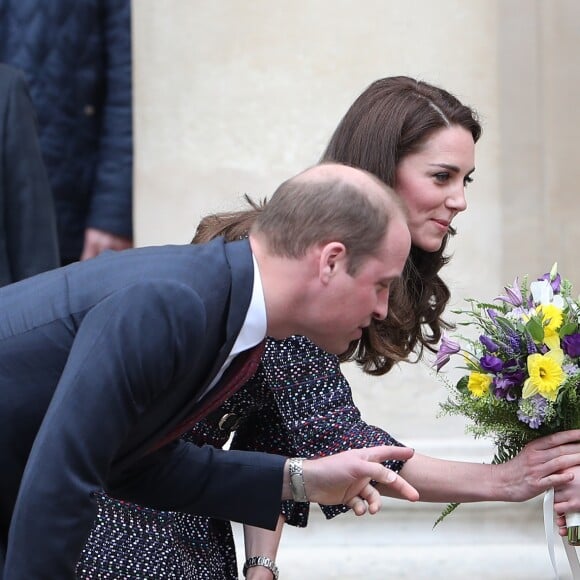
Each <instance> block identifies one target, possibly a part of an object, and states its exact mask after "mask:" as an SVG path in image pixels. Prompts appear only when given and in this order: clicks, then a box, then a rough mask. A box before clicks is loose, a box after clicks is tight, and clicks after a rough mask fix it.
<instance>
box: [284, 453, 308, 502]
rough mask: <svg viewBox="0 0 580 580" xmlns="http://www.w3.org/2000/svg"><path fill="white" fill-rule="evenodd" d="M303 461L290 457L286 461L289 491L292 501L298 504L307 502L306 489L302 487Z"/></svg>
mask: <svg viewBox="0 0 580 580" xmlns="http://www.w3.org/2000/svg"><path fill="white" fill-rule="evenodd" d="M303 462H304V459H302V458H301V457H292V458H291V459H289V460H288V472H289V474H290V489H291V491H292V499H293V500H294V501H296V502H299V503H306V502H308V496H307V495H306V487H305V485H304V471H303V469H302V464H303Z"/></svg>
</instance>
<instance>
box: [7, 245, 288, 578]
mask: <svg viewBox="0 0 580 580" xmlns="http://www.w3.org/2000/svg"><path fill="white" fill-rule="evenodd" d="M252 284H253V262H252V256H251V250H250V247H249V243H248V242H247V241H240V242H234V243H230V244H224V242H223V240H221V239H218V240H215V241H213V242H210V243H209V244H206V245H188V246H163V247H156V248H144V249H136V250H128V251H125V252H120V253H117V252H107V253H105V254H103V255H102V256H99V257H97V258H94V259H92V260H89V261H87V262H82V263H79V264H73V265H71V266H67V267H65V268H59V269H57V270H53V271H51V272H47V273H44V274H40V275H38V276H35V277H33V278H29V279H27V280H24V281H22V282H18V283H16V284H11V285H9V286H6V287H4V288H2V289H0V305H1V308H0V473H1V474H2V475H1V476H0V508H1V513H0V518H1V520H0V521H1V525H2V533H3V542H4V545H5V546H6V545H7V552H6V562H5V570H4V574H5V578H6V580H15V579H20V578H22V579H26V580H30V579H32V578H38V577H43V578H44V577H45V578H59V579H60V578H68V577H70V578H74V564H75V562H76V558H77V557H78V555H79V554H80V551H81V549H82V546H83V543H84V541H85V540H86V537H87V535H88V532H89V530H90V527H91V524H92V521H93V518H94V515H95V507H94V502H93V500H92V498H91V492H93V491H94V490H95V489H100V488H102V489H105V490H107V491H108V492H109V493H110V494H111V495H113V496H116V497H120V498H123V499H127V500H130V501H133V502H136V503H141V504H144V505H149V506H152V507H154V508H159V509H169V510H178V511H188V512H192V513H198V514H203V515H210V516H213V517H217V518H221V519H233V520H236V521H244V522H246V523H250V524H253V525H257V526H261V527H270V528H274V527H275V524H276V519H277V517H278V513H279V508H280V497H281V486H282V475H283V464H284V458H282V457H280V456H275V455H266V454H259V453H249V452H247V453H244V452H234V451H221V450H215V449H213V448H211V447H207V448H206V447H202V448H200V447H196V446H194V445H192V444H190V443H185V442H183V441H177V442H173V443H170V444H168V445H165V446H163V447H162V448H160V449H158V450H157V451H154V452H151V449H153V448H155V444H156V442H157V441H159V439H160V438H163V437H164V436H165V435H166V434H167V433H169V432H171V430H172V429H174V428H175V426H176V425H178V424H179V423H180V422H181V421H183V420H184V419H185V418H186V417H187V416H188V415H190V414H191V413H193V412H195V411H197V410H199V409H200V406H203V404H204V399H205V398H201V397H200V395H199V393H201V392H202V390H203V387H204V386H205V385H206V384H207V383H208V382H209V381H211V379H212V377H213V376H214V375H215V373H216V372H217V370H218V369H219V368H220V366H221V364H222V362H223V361H224V359H225V357H226V356H227V354H228V353H229V351H230V350H231V347H232V345H233V342H234V341H235V338H236V336H237V334H238V332H239V330H240V328H241V326H242V323H243V321H244V317H245V314H246V311H247V308H248V305H249V302H250V298H251V291H252Z"/></svg>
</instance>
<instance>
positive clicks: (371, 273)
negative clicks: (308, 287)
mask: <svg viewBox="0 0 580 580" xmlns="http://www.w3.org/2000/svg"><path fill="white" fill-rule="evenodd" d="M410 246H411V237H410V234H409V229H408V228H407V225H406V224H405V222H404V221H403V219H402V218H398V219H394V220H392V222H391V223H390V225H389V229H388V231H387V235H386V236H385V238H384V239H383V241H382V243H381V245H380V248H379V250H378V252H377V253H376V255H375V256H372V257H369V258H367V260H366V261H364V262H363V263H362V264H360V266H359V268H358V270H357V271H356V273H355V274H354V275H353V276H351V275H350V274H349V273H348V271H347V262H346V260H343V261H341V262H340V263H337V265H336V270H335V272H334V273H333V275H332V276H331V277H330V279H329V282H328V284H327V286H326V287H325V290H324V292H323V293H322V295H321V299H320V301H319V304H318V307H317V310H318V312H316V317H317V318H316V324H315V325H313V326H314V328H313V330H312V332H310V333H309V337H310V338H311V339H312V340H313V342H315V343H316V344H318V346H320V347H321V348H323V349H324V350H326V351H328V352H331V353H334V354H341V353H343V352H345V351H346V349H347V348H348V346H349V344H350V343H351V342H352V341H353V340H358V339H359V338H360V337H361V336H362V330H363V328H365V327H366V326H369V325H370V323H371V321H372V320H373V318H377V319H381V320H382V319H384V318H385V317H386V316H387V310H388V300H389V291H390V287H391V283H392V282H393V281H394V280H395V279H397V278H399V277H400V275H401V273H402V271H403V267H404V265H405V261H406V260H407V256H408V255H409V251H410Z"/></svg>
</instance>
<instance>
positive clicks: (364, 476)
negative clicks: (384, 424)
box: [283, 445, 419, 515]
mask: <svg viewBox="0 0 580 580" xmlns="http://www.w3.org/2000/svg"><path fill="white" fill-rule="evenodd" d="M412 455H413V449H411V448H409V447H396V446H393V445H383V446H380V447H368V448H364V449H351V450H350V451H343V452H342V453H338V454H336V455H330V456H328V457H322V458H319V459H310V460H305V461H304V464H303V469H304V485H305V488H306V495H307V496H308V500H309V501H314V502H318V503H322V504H327V505H334V504H345V505H348V506H349V507H351V508H352V509H353V510H354V512H355V513H356V514H357V515H363V514H364V513H366V511H367V506H368V511H369V513H371V514H374V513H376V512H378V511H379V510H380V509H381V496H380V494H379V492H378V490H377V489H376V488H375V487H374V486H373V485H371V483H370V482H371V480H373V481H376V482H378V483H382V484H384V485H387V486H389V488H390V489H391V491H392V495H393V496H394V497H399V498H400V499H407V500H409V501H417V500H418V499H419V493H418V492H417V490H416V489H415V488H414V487H412V486H411V485H410V484H409V483H407V481H405V480H404V479H403V478H402V477H401V476H399V475H397V474H396V473H395V472H394V471H391V470H390V469H388V468H386V467H385V466H383V465H381V463H382V462H383V461H387V460H389V459H395V460H397V459H399V460H403V461H404V460H407V459H409V458H410V457H412ZM287 472H288V469H287V468H286V470H285V475H284V497H283V499H289V498H290V497H291V494H290V493H289V489H290V487H289V477H288V473H287Z"/></svg>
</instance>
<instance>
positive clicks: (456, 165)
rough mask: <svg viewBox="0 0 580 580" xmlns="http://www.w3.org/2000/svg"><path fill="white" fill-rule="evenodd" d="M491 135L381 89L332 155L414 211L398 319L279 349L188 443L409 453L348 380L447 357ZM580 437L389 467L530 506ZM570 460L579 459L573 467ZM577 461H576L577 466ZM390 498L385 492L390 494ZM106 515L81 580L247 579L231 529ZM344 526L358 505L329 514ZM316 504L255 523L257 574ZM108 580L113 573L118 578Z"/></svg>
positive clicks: (415, 94)
mask: <svg viewBox="0 0 580 580" xmlns="http://www.w3.org/2000/svg"><path fill="white" fill-rule="evenodd" d="M480 134H481V127H480V124H479V122H478V120H477V117H476V115H475V113H474V112H473V111H472V110H471V109H470V108H469V107H467V106H465V105H463V104H462V103H460V102H459V101H458V100H457V99H456V98H455V97H453V96H452V95H451V94H449V93H448V92H447V91H444V90H443V89H439V88H437V87H434V86H432V85H429V84H427V83H422V82H420V81H416V80H414V79H411V78H408V77H390V78H386V79H381V80H379V81H376V82H375V83H373V84H372V85H370V87H368V88H367V89H366V90H365V91H364V92H363V93H362V94H361V96H360V97H359V98H358V99H357V100H356V101H355V103H354V104H353V105H352V107H351V108H350V109H349V110H348V112H347V113H346V115H345V117H344V118H343V119H342V121H341V122H340V124H339V126H338V127H337V129H336V131H335V133H334V135H333V137H332V139H331V140H330V143H329V145H328V147H327V149H326V151H325V153H324V155H323V158H322V159H323V161H337V162H341V163H344V164H347V165H353V166H357V167H361V168H363V169H366V170H368V171H370V172H372V173H374V174H375V175H377V176H378V177H379V178H380V179H382V180H383V181H384V182H386V183H387V184H388V185H390V186H391V187H392V188H393V189H394V190H395V192H396V193H397V194H398V195H399V196H400V198H401V199H402V201H403V202H404V204H405V205H406V207H407V212H408V224H409V230H410V232H411V238H412V243H413V246H412V250H411V255H410V257H409V260H408V262H407V265H406V268H405V271H404V276H403V279H402V280H401V282H400V283H399V284H398V285H397V287H396V288H395V289H394V291H393V293H392V295H391V300H390V304H389V314H388V316H387V318H386V320H385V321H375V322H373V324H372V325H371V327H370V328H369V330H368V331H365V333H364V335H363V337H362V338H361V339H360V340H359V341H357V342H355V343H353V344H352V345H351V348H350V349H349V350H348V352H346V353H344V355H343V356H342V357H341V358H340V359H339V357H336V356H334V355H330V354H327V353H325V352H324V351H322V350H320V349H319V348H318V347H316V346H315V345H314V344H313V343H311V342H310V341H308V340H307V339H305V338H303V337H292V338H289V339H287V340H284V341H275V340H271V339H269V340H268V341H267V346H266V350H265V353H264V356H263V358H262V361H261V364H260V367H259V370H258V372H257V374H256V375H255V376H254V377H253V379H251V380H250V381H249V382H248V383H247V384H246V385H244V386H243V388H241V389H240V390H239V391H238V392H237V393H236V394H235V395H234V396H233V397H232V398H231V399H229V400H228V401H227V402H226V403H225V404H224V406H223V407H221V408H220V409H219V410H218V411H217V412H215V413H213V414H212V415H211V416H210V417H208V418H206V419H205V420H204V421H202V422H201V423H200V424H198V425H197V426H196V428H195V429H194V430H193V431H192V432H191V433H189V434H188V436H187V438H188V439H189V440H191V441H193V442H195V443H198V444H204V443H209V444H212V445H216V446H222V445H224V444H225V442H226V441H227V440H228V438H229V436H230V434H231V432H235V436H234V440H233V442H232V447H235V448H239V449H254V450H260V451H268V452H273V453H274V452H275V453H279V454H282V455H288V456H303V457H314V456H318V455H327V454H332V453H337V452H339V451H341V450H343V449H349V448H355V447H369V446H373V445H380V444H391V445H398V444H399V443H398V442H397V441H396V440H395V439H394V438H393V437H391V436H390V435H389V434H388V433H386V432H385V431H383V430H382V429H379V428H377V427H373V426H371V425H368V424H366V423H365V422H364V421H363V420H362V419H361V416H360V412H359V411H358V409H357V408H356V406H355V404H354V402H353V400H352V394H351V391H350V387H349V385H348V383H347V381H346V379H345V378H344V376H343V375H342V373H341V371H340V362H341V360H343V361H346V360H354V361H356V362H357V363H358V364H359V365H360V366H361V368H362V369H363V370H364V371H365V372H367V373H371V374H375V375H381V374H384V373H386V372H387V371H388V370H390V369H391V367H392V366H393V365H394V364H396V363H397V362H399V361H403V360H408V359H409V358H410V357H413V360H417V359H418V358H420V357H421V354H422V351H423V349H425V348H427V349H430V350H433V349H434V347H435V345H436V344H437V343H438V341H439V339H440V338H441V334H442V330H443V329H444V328H445V327H446V324H445V322H444V321H443V319H442V315H443V312H444V309H445V306H446V304H447V301H448V299H449V290H448V288H447V286H446V285H445V283H444V282H443V281H442V279H441V278H440V276H439V271H440V269H441V268H442V267H443V266H444V265H445V264H446V263H447V260H448V258H447V257H446V255H445V247H446V244H447V240H448V239H449V236H450V235H453V233H454V230H453V226H452V221H453V219H454V217H455V216H456V215H457V214H458V213H459V212H461V211H463V210H465V208H466V203H465V196H464V188H465V186H466V185H467V184H468V183H469V181H470V180H471V175H472V173H473V171H474V148H475V143H476V142H477V141H478V139H479V137H480ZM259 211H260V204H256V203H253V202H251V207H249V209H248V210H246V211H241V212H233V213H230V214H218V215H214V216H209V217H208V218H206V219H204V220H203V221H202V223H201V224H200V226H199V228H198V232H197V235H196V237H195V239H194V242H196V243H200V242H204V241H207V240H209V239H211V238H213V237H215V236H218V235H223V236H225V237H226V238H227V239H236V238H239V237H243V236H245V235H246V234H247V232H248V230H249V228H250V227H251V224H252V222H253V219H254V217H255V215H256V214H257V213H258V212H259ZM579 436H580V434H579V432H568V433H562V434H558V435H556V436H551V437H548V438H545V439H539V440H537V441H535V442H534V443H532V444H531V445H530V446H529V447H528V448H526V449H525V450H524V451H523V452H522V454H521V455H520V456H519V457H517V458H515V459H514V460H512V461H510V462H508V463H506V464H503V465H494V466H492V465H480V464H475V463H465V462H452V461H444V460H440V459H436V458H431V457H428V456H425V455H421V454H419V453H417V452H415V454H414V456H413V457H412V458H411V459H410V460H408V461H407V462H406V463H404V464H403V462H399V461H397V462H391V463H390V464H389V467H390V468H391V469H393V470H396V471H399V472H400V474H401V475H402V477H404V478H405V479H407V480H408V481H409V483H411V484H412V485H413V486H415V487H416V488H417V490H418V491H419V493H420V494H421V499H422V500H424V501H437V502H446V501H459V502H469V501H484V500H503V501H522V500H526V499H529V498H531V497H533V496H535V495H537V494H539V493H541V492H542V491H544V490H545V489H548V488H550V487H552V486H554V485H555V484H558V483H561V482H563V481H567V480H568V479H569V478H567V477H566V476H562V475H558V474H556V473H555V472H556V471H557V470H558V469H560V468H562V467H563V464H562V461H563V458H560V459H559V460H557V459H556V457H557V455H559V454H560V453H561V452H562V449H563V447H560V448H559V449H558V451H557V452H555V451H553V448H555V447H557V446H558V445H560V446H562V445H564V446H565V445H566V444H568V443H569V444H570V445H569V446H568V448H567V449H568V450H569V452H570V453H572V452H574V451H579V450H580V446H579V445H575V444H573V443H572V442H574V441H575V440H576V439H579V438H580V437H579ZM564 461H566V459H564ZM569 461H570V462H572V459H570V460H569ZM388 491H389V490H388V489H381V492H382V493H385V494H388ZM98 501H99V517H98V521H97V523H96V526H95V528H94V529H93V532H92V535H91V538H90V539H89V542H88V544H87V547H86V549H85V552H84V554H83V559H82V560H81V562H80V563H79V568H78V573H79V576H80V577H81V578H97V577H98V578H114V577H123V578H140V577H152V578H174V577H178V578H182V579H185V578H196V579H199V578H202V579H216V580H218V579H219V580H222V579H228V578H237V577H238V570H237V563H236V558H235V546H234V543H233V538H232V534H231V529H230V526H229V523H227V522H223V521H217V520H211V519H208V518H198V517H193V516H189V515H185V514H176V513H167V512H155V511H153V510H146V509H143V508H140V507H138V506H127V505H122V504H120V503H119V502H116V501H115V500H113V499H110V498H107V497H106V496H100V497H99V498H98ZM323 509H324V511H325V513H326V515H327V516H328V517H332V516H334V515H336V514H338V513H341V512H343V511H346V509H347V508H346V507H345V506H332V507H323ZM307 517H308V503H291V502H286V503H285V504H284V505H283V507H282V513H281V516H280V525H279V526H278V529H277V531H276V532H268V531H265V530H260V529H257V528H250V527H246V529H245V532H246V556H247V558H248V559H247V561H246V564H245V565H244V575H246V576H247V578H253V579H257V578H268V579H270V578H272V577H274V578H276V577H277V569H276V565H275V563H274V560H275V555H276V551H277V546H278V542H279V539H280V534H281V532H282V527H283V526H282V523H283V522H287V523H290V524H293V525H298V526H304V525H306V523H307ZM107 574H108V575H107Z"/></svg>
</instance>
